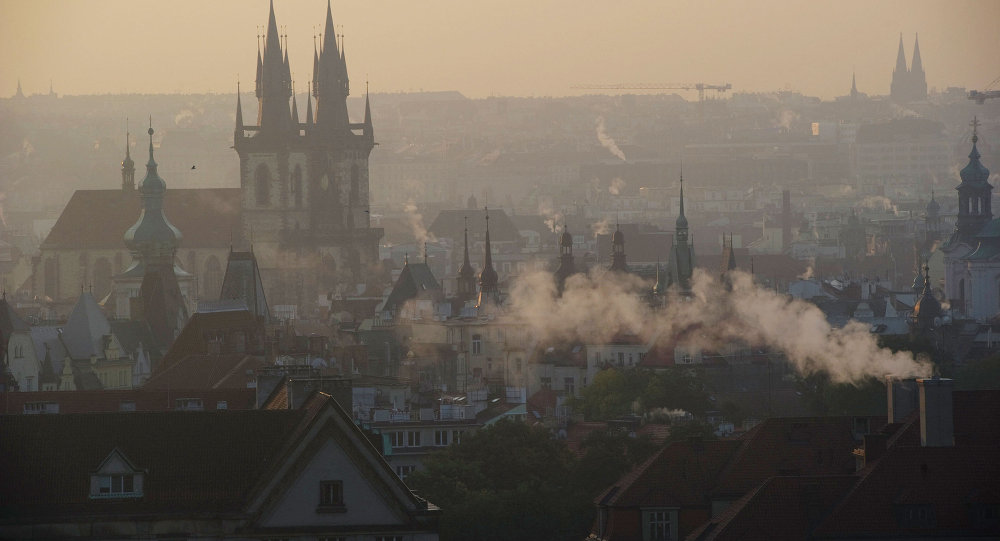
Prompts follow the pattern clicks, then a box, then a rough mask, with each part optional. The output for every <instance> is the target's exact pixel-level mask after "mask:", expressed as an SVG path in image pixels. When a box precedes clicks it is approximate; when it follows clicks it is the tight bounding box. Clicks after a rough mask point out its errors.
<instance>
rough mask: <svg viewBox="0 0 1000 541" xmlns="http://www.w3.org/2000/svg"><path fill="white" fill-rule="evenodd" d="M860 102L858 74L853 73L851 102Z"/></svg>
mask: <svg viewBox="0 0 1000 541" xmlns="http://www.w3.org/2000/svg"><path fill="white" fill-rule="evenodd" d="M857 100H858V80H857V74H855V73H851V101H857Z"/></svg>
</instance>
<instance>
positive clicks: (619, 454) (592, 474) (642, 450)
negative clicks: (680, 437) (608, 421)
mask: <svg viewBox="0 0 1000 541" xmlns="http://www.w3.org/2000/svg"><path fill="white" fill-rule="evenodd" d="M580 447H581V448H582V449H583V451H584V454H583V457H581V458H580V460H579V461H578V462H577V463H576V467H575V470H576V473H575V475H574V478H575V479H577V481H578V482H579V483H580V484H581V488H582V490H584V491H585V492H587V493H589V494H590V495H592V496H596V495H597V494H598V493H599V492H600V491H602V490H604V489H605V488H607V487H608V486H609V485H611V483H614V482H615V481H617V480H618V478H620V477H621V476H622V475H624V474H625V473H627V472H628V471H630V470H631V469H632V468H634V467H636V466H638V465H639V464H641V463H642V462H643V461H645V460H646V459H647V458H649V457H650V456H651V455H652V454H653V453H654V452H656V450H657V449H658V448H659V446H658V445H657V444H655V443H653V441H652V439H651V438H650V437H649V436H648V435H644V436H639V437H635V438H634V437H630V436H629V435H628V434H625V433H623V432H619V433H614V434H612V433H609V432H608V431H605V430H595V431H593V432H591V433H590V434H588V435H587V437H586V438H584V440H583V442H581V444H580Z"/></svg>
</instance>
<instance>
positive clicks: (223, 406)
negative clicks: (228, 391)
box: [215, 400, 229, 410]
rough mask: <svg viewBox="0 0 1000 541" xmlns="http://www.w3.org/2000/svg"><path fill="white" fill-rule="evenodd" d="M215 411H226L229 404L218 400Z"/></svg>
mask: <svg viewBox="0 0 1000 541" xmlns="http://www.w3.org/2000/svg"><path fill="white" fill-rule="evenodd" d="M215 409H217V410H227V409H229V402H227V401H225V400H219V401H218V402H216V403H215Z"/></svg>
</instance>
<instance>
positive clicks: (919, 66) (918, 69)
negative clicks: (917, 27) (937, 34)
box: [910, 35, 924, 75]
mask: <svg viewBox="0 0 1000 541" xmlns="http://www.w3.org/2000/svg"><path fill="white" fill-rule="evenodd" d="M923 71H924V64H923V62H922V61H921V60H920V36H919V35H916V36H914V38H913V62H912V63H911V64H910V73H912V74H914V75H915V74H917V73H923Z"/></svg>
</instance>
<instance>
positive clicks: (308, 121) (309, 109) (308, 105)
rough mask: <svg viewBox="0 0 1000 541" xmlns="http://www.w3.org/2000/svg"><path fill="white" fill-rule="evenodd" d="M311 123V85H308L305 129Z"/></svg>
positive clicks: (310, 125)
mask: <svg viewBox="0 0 1000 541" xmlns="http://www.w3.org/2000/svg"><path fill="white" fill-rule="evenodd" d="M312 124H313V100H312V87H311V86H310V88H309V91H308V92H306V126H307V129H308V128H309V127H312Z"/></svg>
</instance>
